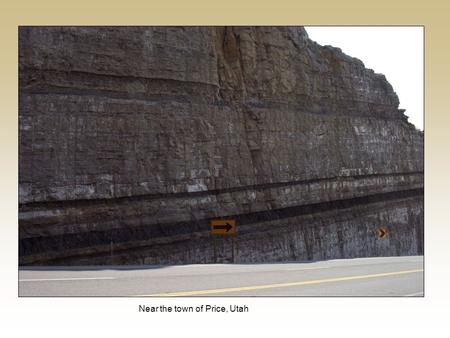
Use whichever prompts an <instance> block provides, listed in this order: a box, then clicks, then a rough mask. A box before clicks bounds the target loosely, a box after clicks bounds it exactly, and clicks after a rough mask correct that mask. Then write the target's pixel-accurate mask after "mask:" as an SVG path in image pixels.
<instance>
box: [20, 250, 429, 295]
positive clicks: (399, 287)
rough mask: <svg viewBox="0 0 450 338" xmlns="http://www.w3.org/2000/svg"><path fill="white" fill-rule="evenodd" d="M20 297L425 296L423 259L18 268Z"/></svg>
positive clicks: (386, 258)
mask: <svg viewBox="0 0 450 338" xmlns="http://www.w3.org/2000/svg"><path fill="white" fill-rule="evenodd" d="M19 296H185V297H186V296H191V297H192V296H210V297H211V296H217V297H224V296H410V297H421V296H423V257H422V256H407V257H378V258H357V259H340V260H329V261H321V262H313V263H276V264H204V265H202V264H199V265H178V266H125V267H124V266H100V267H99V266H97V267H58V268H55V267H35V268H20V269H19Z"/></svg>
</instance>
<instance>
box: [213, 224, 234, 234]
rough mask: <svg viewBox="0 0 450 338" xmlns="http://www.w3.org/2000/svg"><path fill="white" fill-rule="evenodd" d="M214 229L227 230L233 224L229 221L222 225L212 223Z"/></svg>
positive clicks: (231, 227)
mask: <svg viewBox="0 0 450 338" xmlns="http://www.w3.org/2000/svg"><path fill="white" fill-rule="evenodd" d="M214 229H217V230H226V231H227V232H228V231H230V230H231V229H233V226H232V225H231V224H230V223H226V224H224V225H214Z"/></svg>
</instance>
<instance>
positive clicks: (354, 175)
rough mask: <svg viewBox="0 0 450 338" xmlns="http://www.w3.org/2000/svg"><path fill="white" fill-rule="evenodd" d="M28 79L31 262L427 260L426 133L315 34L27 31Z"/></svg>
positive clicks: (22, 92) (24, 89)
mask: <svg viewBox="0 0 450 338" xmlns="http://www.w3.org/2000/svg"><path fill="white" fill-rule="evenodd" d="M19 77H20V78H19V262H20V264H22V265H29V264H55V265H61V264H64V265H66V264H69V265H71V264H186V263H213V262H217V263H221V262H236V263H246V262H275V261H288V260H289V261H292V260H319V259H331V258H350V257H362V256H389V255H416V254H422V253H423V133H422V132H420V131H418V130H416V129H415V127H414V126H413V125H411V124H410V123H408V121H407V118H406V116H405V115H404V111H403V110H401V109H399V100H398V98H397V95H396V94H395V92H394V90H393V88H392V86H391V85H390V84H389V83H388V82H387V80H386V79H385V77H384V76H383V75H381V74H377V73H374V72H373V71H372V70H370V69H366V68H365V67H364V64H363V63H362V62H361V61H360V60H358V59H355V58H352V57H350V56H347V55H345V54H344V53H342V52H341V50H340V49H338V48H334V47H330V46H325V47H323V46H320V45H318V44H316V43H315V42H313V41H311V40H310V39H309V38H308V36H307V33H306V31H305V30H304V28H302V27H20V28H19ZM215 218H233V219H235V220H236V226H237V235H236V236H235V237H218V236H215V237H212V236H211V235H210V226H209V222H210V220H211V219H215ZM380 228H383V229H385V230H386V232H387V235H386V236H385V237H383V238H380V237H379V236H378V229H380Z"/></svg>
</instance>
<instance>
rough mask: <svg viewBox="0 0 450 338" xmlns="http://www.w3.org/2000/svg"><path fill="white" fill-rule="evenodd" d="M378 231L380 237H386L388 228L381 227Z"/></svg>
mask: <svg viewBox="0 0 450 338" xmlns="http://www.w3.org/2000/svg"><path fill="white" fill-rule="evenodd" d="M377 232H378V237H380V238H384V237H386V235H387V230H386V229H385V228H379V229H378V230H377Z"/></svg>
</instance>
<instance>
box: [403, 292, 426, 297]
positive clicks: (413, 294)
mask: <svg viewBox="0 0 450 338" xmlns="http://www.w3.org/2000/svg"><path fill="white" fill-rule="evenodd" d="M414 296H423V291H419V292H414V293H410V294H409V295H404V296H403V297H414Z"/></svg>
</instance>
